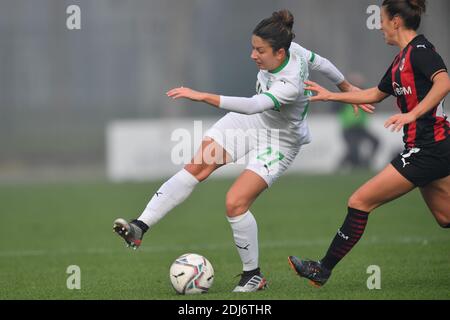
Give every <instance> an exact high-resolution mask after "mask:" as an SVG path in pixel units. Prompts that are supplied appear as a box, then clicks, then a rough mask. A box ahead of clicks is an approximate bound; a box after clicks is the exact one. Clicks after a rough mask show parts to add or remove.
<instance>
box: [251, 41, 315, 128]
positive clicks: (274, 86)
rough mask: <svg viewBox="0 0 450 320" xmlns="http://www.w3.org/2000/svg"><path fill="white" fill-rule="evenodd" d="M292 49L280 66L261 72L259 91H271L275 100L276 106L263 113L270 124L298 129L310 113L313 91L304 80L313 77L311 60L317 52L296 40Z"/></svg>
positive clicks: (258, 78) (263, 92) (259, 75)
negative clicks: (311, 74)
mask: <svg viewBox="0 0 450 320" xmlns="http://www.w3.org/2000/svg"><path fill="white" fill-rule="evenodd" d="M289 52H290V55H289V56H288V58H287V59H286V61H285V62H284V63H283V64H282V65H281V66H280V67H279V68H277V69H276V70H273V71H266V70H261V71H260V72H259V73H258V76H257V82H256V92H257V94H265V95H267V96H268V97H270V98H271V99H272V100H273V102H274V104H275V108H274V109H273V110H269V111H265V112H263V113H260V114H259V117H260V118H261V119H262V120H263V121H264V122H265V123H267V124H268V126H270V127H273V126H276V127H278V128H286V129H288V128H289V129H298V128H300V127H303V122H304V121H305V119H306V116H307V113H308V107H309V101H308V98H309V96H310V93H309V92H307V91H305V89H304V87H305V85H304V81H305V80H308V78H309V68H308V64H309V63H313V62H314V58H315V54H314V53H312V52H311V51H309V50H306V49H304V48H302V47H301V46H300V45H298V44H297V43H294V42H293V43H292V44H291V48H290V50H289ZM283 124H284V125H283ZM305 125H306V124H305Z"/></svg>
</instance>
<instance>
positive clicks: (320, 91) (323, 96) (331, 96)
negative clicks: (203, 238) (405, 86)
mask: <svg viewBox="0 0 450 320" xmlns="http://www.w3.org/2000/svg"><path fill="white" fill-rule="evenodd" d="M305 84H306V85H307V87H305V89H306V90H311V91H312V92H315V93H317V95H315V96H313V97H311V98H310V101H338V102H344V103H351V104H358V105H360V107H361V109H363V110H364V111H366V112H369V113H373V110H375V108H374V107H373V106H371V105H367V104H372V103H377V102H380V101H382V100H384V99H385V98H386V97H387V96H388V94H387V93H384V92H381V91H380V90H379V89H378V88H377V87H374V88H371V89H367V90H361V91H350V92H340V93H337V92H330V91H328V90H327V89H325V88H323V87H321V86H320V85H318V84H317V83H315V82H313V81H305Z"/></svg>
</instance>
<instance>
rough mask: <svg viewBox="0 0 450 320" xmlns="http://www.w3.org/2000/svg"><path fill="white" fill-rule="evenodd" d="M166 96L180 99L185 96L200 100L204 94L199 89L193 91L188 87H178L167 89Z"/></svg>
mask: <svg viewBox="0 0 450 320" xmlns="http://www.w3.org/2000/svg"><path fill="white" fill-rule="evenodd" d="M166 94H167V96H168V97H169V98H172V99H175V100H176V99H180V98H185V99H189V100H192V101H202V99H203V96H204V94H203V93H202V92H199V91H195V90H192V89H189V88H185V87H180V88H175V89H172V90H169V91H168V92H167V93H166Z"/></svg>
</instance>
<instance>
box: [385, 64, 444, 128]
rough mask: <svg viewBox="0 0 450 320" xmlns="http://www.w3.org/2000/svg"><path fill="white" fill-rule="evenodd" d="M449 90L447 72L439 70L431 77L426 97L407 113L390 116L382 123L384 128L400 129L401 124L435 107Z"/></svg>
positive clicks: (409, 121) (415, 118)
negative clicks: (429, 88)
mask: <svg viewBox="0 0 450 320" xmlns="http://www.w3.org/2000/svg"><path fill="white" fill-rule="evenodd" d="M449 92H450V79H449V77H448V73H447V72H441V73H439V74H437V75H436V76H435V77H434V78H433V87H431V90H430V92H428V94H427V95H426V97H425V98H424V99H423V100H422V101H421V102H420V103H419V104H418V105H417V107H415V108H414V109H413V110H412V111H410V112H408V113H400V114H396V115H394V116H392V117H390V118H389V119H388V120H387V121H386V123H385V124H384V127H385V128H389V127H391V126H392V129H391V131H397V132H398V131H400V130H401V129H402V128H403V126H405V125H407V124H410V123H411V122H414V121H416V120H417V119H419V118H420V117H421V116H423V115H424V114H426V113H428V112H429V111H430V110H432V109H433V108H434V107H436V106H437V105H438V104H439V103H440V102H441V101H442V100H443V99H444V98H445V96H446V95H447V94H448V93H449Z"/></svg>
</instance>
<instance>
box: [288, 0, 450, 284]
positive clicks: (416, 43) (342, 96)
mask: <svg viewBox="0 0 450 320" xmlns="http://www.w3.org/2000/svg"><path fill="white" fill-rule="evenodd" d="M425 6H426V4H425V0H385V1H384V2H383V6H382V11H381V20H382V31H383V33H384V37H385V40H386V42H387V44H389V45H396V46H398V47H399V48H400V53H399V54H398V55H397V56H396V57H395V59H394V62H393V63H392V65H391V66H390V67H389V69H388V71H387V72H386V74H385V76H384V77H383V79H382V80H381V82H380V84H379V85H378V87H374V88H372V89H368V90H364V91H360V92H347V93H332V92H329V91H328V90H326V89H324V88H322V87H321V86H319V85H318V84H316V83H314V82H306V83H307V84H308V85H309V87H307V88H305V89H307V90H312V91H313V92H315V93H317V95H316V96H314V97H312V98H311V101H340V102H346V103H352V104H364V103H376V102H380V101H382V100H383V99H385V98H386V97H388V96H390V95H392V96H395V97H396V98H397V105H398V107H399V109H400V110H401V113H400V114H397V115H394V116H393V117H391V118H390V119H388V120H387V121H386V123H385V127H386V128H389V127H391V129H392V130H396V131H399V130H400V129H401V128H403V130H404V142H405V151H404V152H403V153H402V154H401V155H399V156H398V157H397V158H395V159H394V160H393V161H392V162H391V163H390V164H389V165H388V166H387V167H386V168H385V169H384V170H382V171H381V172H380V173H379V174H378V175H377V176H375V177H374V178H372V179H371V180H370V181H368V182H367V183H366V184H364V185H363V186H362V187H360V188H359V189H358V190H357V191H356V192H355V193H354V194H353V195H352V196H351V197H350V199H349V200H348V214H347V217H346V219H345V221H344V224H343V226H342V227H341V228H340V229H339V230H338V233H337V234H336V236H335V238H334V239H333V241H332V243H331V245H330V248H329V249H328V252H327V253H326V255H325V257H324V258H322V259H321V260H320V261H318V262H316V261H308V260H300V259H299V258H297V257H294V256H291V257H289V263H290V265H291V267H292V268H293V269H294V270H295V271H296V272H297V274H298V275H300V276H301V277H304V278H307V279H309V280H311V283H312V284H313V285H315V286H322V285H324V284H325V282H326V281H327V280H328V278H329V277H330V275H331V271H332V270H333V268H334V267H335V266H336V264H337V263H338V262H339V261H340V260H341V259H342V258H343V257H344V256H345V255H346V254H347V253H348V252H349V251H350V250H351V249H352V248H353V247H354V246H355V245H356V243H357V242H358V241H359V239H360V238H361V236H362V234H363V233H364V229H365V227H366V224H367V220H368V217H369V213H370V212H371V211H373V210H374V209H376V208H378V207H379V206H381V205H383V204H385V203H387V202H389V201H392V200H394V199H396V198H398V197H400V196H402V195H404V194H406V193H408V192H410V191H411V190H413V189H415V188H416V187H418V188H420V191H421V193H422V196H423V199H424V200H425V202H426V204H427V205H428V207H429V209H430V211H431V212H432V214H433V215H434V217H435V218H436V220H437V222H438V223H439V225H440V226H441V227H443V228H450V125H449V122H448V121H447V117H446V116H445V114H444V110H443V106H444V98H445V97H446V95H447V94H448V93H449V92H450V80H449V76H448V72H447V68H446V66H445V64H444V62H443V60H442V58H441V57H440V56H439V54H438V53H437V52H436V50H435V48H434V46H433V45H432V44H431V43H430V42H429V41H428V40H427V39H426V38H425V37H424V36H423V35H417V33H416V30H417V29H418V28H419V25H420V21H421V16H422V14H423V13H424V12H425Z"/></svg>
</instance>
